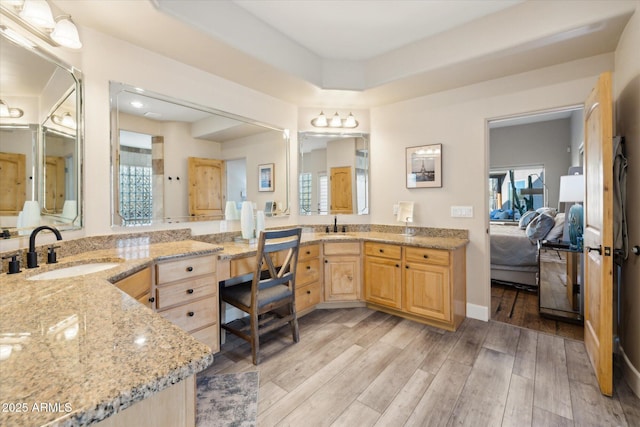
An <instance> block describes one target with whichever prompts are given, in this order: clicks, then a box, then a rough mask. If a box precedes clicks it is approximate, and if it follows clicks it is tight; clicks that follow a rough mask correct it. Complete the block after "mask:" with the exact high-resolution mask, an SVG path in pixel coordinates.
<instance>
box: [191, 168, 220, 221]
mask: <svg viewBox="0 0 640 427" xmlns="http://www.w3.org/2000/svg"><path fill="white" fill-rule="evenodd" d="M188 165H189V215H191V216H221V215H223V213H224V207H225V206H224V205H225V188H226V187H225V185H226V184H225V164H224V160H218V159H202V158H198V157H189V159H188Z"/></svg>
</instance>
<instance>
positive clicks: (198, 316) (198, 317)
mask: <svg viewBox="0 0 640 427" xmlns="http://www.w3.org/2000/svg"><path fill="white" fill-rule="evenodd" d="M160 314H161V315H162V317H164V318H165V319H167V320H169V321H170V322H172V323H174V324H175V325H177V326H179V327H181V328H182V329H184V330H185V331H187V332H191V331H193V330H195V329H199V328H202V327H204V326H208V325H210V324H212V323H217V322H218V298H216V297H215V296H214V297H208V298H204V299H201V300H198V301H194V302H192V303H190V304H185V305H181V306H178V307H175V308H170V309H168V310H165V311H163V312H161V313H160Z"/></svg>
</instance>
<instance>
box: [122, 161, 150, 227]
mask: <svg viewBox="0 0 640 427" xmlns="http://www.w3.org/2000/svg"><path fill="white" fill-rule="evenodd" d="M152 207H153V199H152V195H151V167H148V166H130V165H120V215H121V216H122V218H123V220H124V223H125V224H127V225H133V224H136V225H143V224H151V219H152V217H153V213H152Z"/></svg>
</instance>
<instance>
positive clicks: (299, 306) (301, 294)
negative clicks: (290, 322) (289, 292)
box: [296, 282, 322, 312]
mask: <svg viewBox="0 0 640 427" xmlns="http://www.w3.org/2000/svg"><path fill="white" fill-rule="evenodd" d="M321 302H322V286H321V285H320V282H315V283H311V284H309V285H306V286H302V287H299V288H298V287H296V311H298V312H300V311H304V310H306V309H308V308H309V307H313V306H315V305H318V304H320V303H321Z"/></svg>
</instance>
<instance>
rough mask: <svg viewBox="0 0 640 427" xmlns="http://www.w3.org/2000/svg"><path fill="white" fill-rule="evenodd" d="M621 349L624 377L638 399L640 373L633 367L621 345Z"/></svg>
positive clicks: (639, 396) (639, 395)
mask: <svg viewBox="0 0 640 427" xmlns="http://www.w3.org/2000/svg"><path fill="white" fill-rule="evenodd" d="M619 348H620V354H621V355H622V360H623V364H622V376H623V377H624V379H625V381H626V382H627V384H628V385H629V388H630V389H631V390H633V392H634V393H635V395H636V396H638V398H640V372H638V370H637V369H636V367H635V366H633V364H632V363H631V361H630V360H629V358H628V357H627V355H626V354H625V352H624V348H622V346H621V345H619Z"/></svg>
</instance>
